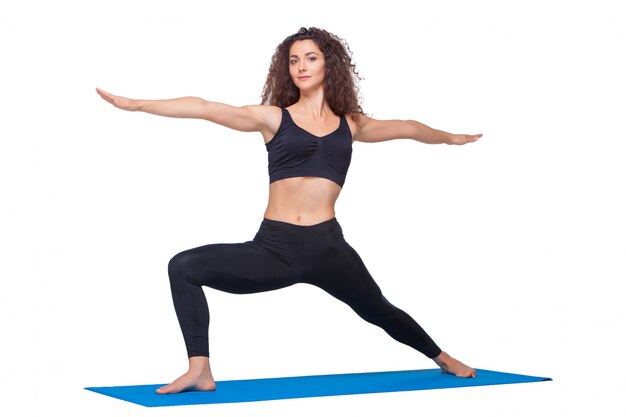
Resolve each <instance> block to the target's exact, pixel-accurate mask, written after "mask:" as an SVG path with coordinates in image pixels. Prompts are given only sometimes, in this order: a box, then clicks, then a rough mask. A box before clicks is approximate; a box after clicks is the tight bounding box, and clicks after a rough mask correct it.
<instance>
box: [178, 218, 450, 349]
mask: <svg viewBox="0 0 626 417" xmlns="http://www.w3.org/2000/svg"><path fill="white" fill-rule="evenodd" d="M168 274H169V278H170V286H171V289H172V298H173V300H174V308H175V310H176V315H177V317H178V321H179V323H180V327H181V330H182V332H183V337H184V339H185V345H186V348H187V355H188V356H189V357H192V356H209V341H208V328H209V308H208V305H207V301H206V297H205V295H204V292H203V290H202V286H203V285H206V286H207V287H210V288H214V289H216V290H221V291H226V292H229V293H235V294H248V293H255V292H262V291H270V290H276V289H278V288H284V287H288V286H290V285H293V284H296V283H307V284H312V285H315V286H317V287H319V288H321V289H323V290H324V291H326V292H328V293H329V294H330V295H332V296H333V297H335V298H337V299H339V300H341V301H343V302H344V303H346V304H348V305H349V306H350V307H351V308H352V309H353V310H354V311H355V312H356V313H357V314H358V315H359V316H361V317H362V318H363V319H364V320H367V321H368V322H370V323H372V324H375V325H377V326H379V327H381V328H382V329H383V330H385V331H386V332H387V333H388V334H389V335H390V336H391V337H393V338H394V339H396V340H397V341H399V342H401V343H404V344H406V345H409V346H411V347H413V348H415V349H416V350H418V351H420V352H421V353H423V354H424V355H426V356H427V357H429V358H434V357H436V356H438V355H439V354H440V353H441V349H439V347H438V346H437V345H436V344H435V342H434V341H433V340H432V339H431V338H430V336H428V334H427V333H426V332H425V331H424V330H423V329H422V327H421V326H420V325H419V324H417V323H416V322H415V320H413V319H412V318H411V317H410V316H409V315H408V314H407V313H405V312H404V311H402V310H401V309H399V308H397V307H395V306H393V305H392V304H391V303H390V302H389V301H387V299H386V298H385V297H384V296H383V294H382V292H381V290H380V288H379V287H378V285H377V284H376V282H374V279H373V278H372V276H371V275H370V273H369V272H368V270H367V268H366V267H365V265H364V264H363V261H362V260H361V257H360V256H359V255H358V254H357V252H356V251H355V250H354V249H353V248H352V247H351V246H350V245H349V244H348V242H346V241H345V239H344V237H343V232H342V230H341V226H340V225H339V222H338V221H337V218H336V217H333V218H332V219H329V220H326V221H323V222H321V223H317V224H314V225H311V226H301V225H297V224H293V223H287V222H282V221H278V220H270V219H266V218H263V221H262V222H261V226H260V228H259V231H258V232H257V233H256V235H255V237H254V239H253V240H251V241H247V242H243V243H214V244H210V245H205V246H200V247H197V248H194V249H189V250H186V251H183V252H181V253H179V254H177V255H176V256H174V257H173V258H172V259H171V260H170V262H169V265H168Z"/></svg>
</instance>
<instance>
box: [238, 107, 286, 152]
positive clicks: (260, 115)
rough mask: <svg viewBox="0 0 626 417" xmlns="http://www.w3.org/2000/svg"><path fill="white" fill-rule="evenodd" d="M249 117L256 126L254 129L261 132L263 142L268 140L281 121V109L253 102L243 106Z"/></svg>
mask: <svg viewBox="0 0 626 417" xmlns="http://www.w3.org/2000/svg"><path fill="white" fill-rule="evenodd" d="M242 108H243V109H245V110H246V111H247V112H248V114H249V117H250V118H251V119H253V120H254V122H255V124H256V126H257V128H256V129H255V130H257V131H259V132H261V134H262V135H263V139H264V141H265V143H267V142H269V141H270V140H271V139H272V138H273V137H274V135H275V134H276V132H277V131H278V128H279V127H280V123H281V121H282V109H281V108H280V107H278V106H268V105H264V104H255V105H248V106H243V107H242Z"/></svg>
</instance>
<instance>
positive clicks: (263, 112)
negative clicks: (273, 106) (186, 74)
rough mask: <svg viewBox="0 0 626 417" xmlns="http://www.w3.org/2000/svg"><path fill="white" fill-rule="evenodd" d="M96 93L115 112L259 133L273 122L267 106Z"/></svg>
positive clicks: (187, 98)
mask: <svg viewBox="0 0 626 417" xmlns="http://www.w3.org/2000/svg"><path fill="white" fill-rule="evenodd" d="M96 91H97V92H98V94H100V97H102V98H103V99H104V100H106V101H108V102H109V103H111V104H112V105H114V106H115V107H117V108H118V109H122V110H127V111H143V112H146V113H151V114H156V115H158V116H165V117H179V118H190V119H205V120H208V121H210V122H214V123H217V124H220V125H222V126H226V127H229V128H231V129H235V130H240V131H243V132H253V131H261V130H263V129H267V127H268V126H270V125H271V124H272V123H275V121H274V120H273V118H272V112H271V111H270V110H269V109H268V106H262V105H249V106H241V107H236V106H231V105H229V104H224V103H219V102H216V101H207V100H204V99H202V98H200V97H181V98H172V99H165V100H135V99H131V98H127V97H122V96H116V95H113V94H111V93H107V92H106V91H104V90H101V89H99V88H97V87H96ZM274 119H275V117H274Z"/></svg>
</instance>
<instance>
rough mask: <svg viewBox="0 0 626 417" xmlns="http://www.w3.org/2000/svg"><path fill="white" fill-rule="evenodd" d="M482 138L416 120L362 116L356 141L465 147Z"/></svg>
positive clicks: (355, 137) (478, 135)
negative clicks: (396, 141)
mask: <svg viewBox="0 0 626 417" xmlns="http://www.w3.org/2000/svg"><path fill="white" fill-rule="evenodd" d="M481 136H482V133H479V134H477V135H465V134H460V135H457V134H453V133H448V132H444V131H443V130H437V129H433V128H431V127H428V126H426V125H425V124H423V123H420V122H418V121H415V120H377V119H372V118H371V117H368V116H365V115H363V114H362V115H360V120H359V122H358V127H357V132H356V133H355V134H354V140H355V141H360V142H369V143H373V142H382V141H386V140H392V139H413V140H416V141H419V142H423V143H428V144H440V143H445V144H448V145H463V144H466V143H468V142H476V141H477V140H478V138H480V137H481Z"/></svg>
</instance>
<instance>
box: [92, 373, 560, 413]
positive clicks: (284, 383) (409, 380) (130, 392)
mask: <svg viewBox="0 0 626 417" xmlns="http://www.w3.org/2000/svg"><path fill="white" fill-rule="evenodd" d="M476 372H477V376H476V377H475V378H457V377H455V376H454V375H449V374H444V373H442V372H441V370H440V369H424V370H411V371H389V372H368V373H355V374H337V375H310V376H295V377H285V378H265V379H244V380H233V381H216V385H217V390H215V391H186V392H181V393H178V394H157V393H156V392H155V390H156V389H157V388H159V387H162V386H164V385H167V384H156V385H129V386H119V387H87V388H85V389H87V390H89V391H93V392H97V393H100V394H103V395H108V396H110V397H114V398H118V399H120V400H124V401H129V402H132V403H135V404H139V405H143V406H146V407H162V406H172V405H193V404H216V403H235V402H248V401H266V400H282V399H288V398H305V397H322V396H330V395H348V394H371V393H376V392H397V391H415V390H426V389H440V388H460V387H475V386H480V385H496V384H517V383H520V382H538V381H551V380H552V379H551V378H544V377H537V376H528V375H518V374H510V373H504V372H495V371H488V370H484V369H476Z"/></svg>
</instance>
